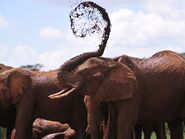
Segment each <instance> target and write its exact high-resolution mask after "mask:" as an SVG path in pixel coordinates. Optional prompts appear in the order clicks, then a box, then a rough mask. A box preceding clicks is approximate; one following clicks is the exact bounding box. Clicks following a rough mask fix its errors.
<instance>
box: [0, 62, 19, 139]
mask: <svg viewBox="0 0 185 139" xmlns="http://www.w3.org/2000/svg"><path fill="white" fill-rule="evenodd" d="M12 68H13V67H11V66H7V65H4V64H0V74H1V73H2V72H4V71H7V70H10V69H12ZM15 116H16V108H15V106H14V105H9V106H8V107H6V108H4V107H3V106H2V105H0V127H4V128H6V129H7V130H6V139H10V135H11V132H12V130H13V128H14V126H15Z"/></svg>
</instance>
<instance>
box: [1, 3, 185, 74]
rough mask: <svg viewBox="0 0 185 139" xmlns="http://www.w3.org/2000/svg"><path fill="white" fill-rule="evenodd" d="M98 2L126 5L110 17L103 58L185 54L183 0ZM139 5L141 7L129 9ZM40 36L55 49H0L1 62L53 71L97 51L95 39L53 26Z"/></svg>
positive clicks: (24, 47) (184, 7)
mask: <svg viewBox="0 0 185 139" xmlns="http://www.w3.org/2000/svg"><path fill="white" fill-rule="evenodd" d="M56 1H57V2H60V1H59V0H56ZM98 3H102V5H105V4H106V3H108V5H111V6H114V4H117V5H121V6H122V5H124V4H125V3H126V4H127V6H125V7H124V8H123V6H122V8H121V9H120V10H116V11H114V12H113V13H112V14H109V15H110V18H111V23H112V31H111V35H110V39H109V41H108V46H107V48H106V49H105V53H104V56H107V57H115V56H120V55H122V54H127V55H131V56H135V57H149V56H151V55H153V54H154V53H155V52H158V51H160V50H165V49H169V50H173V51H176V52H185V39H184V38H185V10H184V9H185V1H184V2H181V3H178V2H177V1H176V0H163V1H161V0H160V1H159V0H150V1H148V0H141V1H139V2H138V0H106V1H105V0H100V1H98ZM138 3H140V5H142V7H140V8H138V9H137V7H136V9H134V8H133V7H132V8H130V7H129V6H130V5H136V4H138ZM129 4H130V5H129ZM128 5H129V6H128ZM106 8H107V10H108V11H109V9H108V7H106ZM141 8H142V9H141ZM110 9H111V8H110ZM3 19H4V18H3ZM0 26H1V16H0ZM51 26H52V25H51ZM39 37H40V38H41V39H43V40H47V41H48V42H49V41H51V40H52V41H51V42H52V43H53V44H54V45H55V46H53V45H52V46H51V48H52V49H50V50H48V49H45V50H44V51H42V52H41V53H38V52H37V50H36V49H35V50H34V49H33V48H32V47H28V46H17V47H16V48H14V49H12V50H11V49H8V48H6V47H5V46H0V52H1V53H0V60H2V62H3V63H5V64H6V63H7V64H9V65H12V66H16V65H18V66H21V65H25V64H36V63H40V64H43V65H44V70H48V69H56V68H58V67H59V66H60V65H61V64H63V62H65V61H66V60H68V59H70V58H72V57H73V56H76V55H78V54H81V53H83V52H88V51H93V50H96V49H97V45H98V43H97V42H96V39H94V37H89V38H87V39H77V38H76V37H75V36H74V35H73V34H72V32H71V31H69V30H65V31H63V30H60V29H58V28H55V27H54V26H53V27H46V28H42V29H41V30H40V32H39ZM0 62H1V61H0Z"/></svg>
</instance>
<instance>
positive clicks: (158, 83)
mask: <svg viewBox="0 0 185 139" xmlns="http://www.w3.org/2000/svg"><path fill="white" fill-rule="evenodd" d="M114 60H116V61H118V62H121V63H123V64H126V65H127V66H129V67H130V68H131V69H132V70H133V71H134V73H135V74H136V77H137V80H138V82H139V83H140V85H139V86H140V87H139V88H140V89H139V90H140V92H143V95H144V96H143V100H142V105H141V110H140V111H141V112H140V116H139V117H142V119H144V120H151V119H152V120H153V119H154V120H163V121H166V122H167V123H168V125H169V129H170V134H171V139H183V132H182V121H180V120H179V119H180V117H184V115H185V113H184V112H185V111H184V110H185V107H184V102H183V101H184V93H185V88H184V83H185V82H184V77H185V76H184V75H185V59H184V57H182V56H181V55H180V54H178V53H175V52H173V51H169V50H164V51H160V52H158V53H156V54H154V55H153V56H152V57H150V58H148V59H139V58H135V57H129V56H127V55H123V56H120V57H117V58H115V59H114ZM159 96H160V97H159Z"/></svg>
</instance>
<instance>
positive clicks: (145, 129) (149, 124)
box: [143, 123, 158, 139]
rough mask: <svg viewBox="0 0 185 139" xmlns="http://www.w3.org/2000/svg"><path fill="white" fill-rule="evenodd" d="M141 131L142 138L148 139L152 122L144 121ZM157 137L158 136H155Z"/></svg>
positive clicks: (151, 129)
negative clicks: (142, 133)
mask: <svg viewBox="0 0 185 139" xmlns="http://www.w3.org/2000/svg"><path fill="white" fill-rule="evenodd" d="M143 126H144V127H143V132H144V139H150V137H151V135H152V131H153V128H152V126H153V124H152V123H146V125H145V124H144V125H143ZM157 139H158V138H157Z"/></svg>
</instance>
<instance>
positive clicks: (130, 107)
mask: <svg viewBox="0 0 185 139" xmlns="http://www.w3.org/2000/svg"><path fill="white" fill-rule="evenodd" d="M115 103H116V105H117V113H118V115H117V139H132V137H133V130H134V127H135V124H136V121H137V116H138V110H139V105H138V104H139V103H138V101H135V100H134V98H132V99H128V100H124V101H118V102H115Z"/></svg>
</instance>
